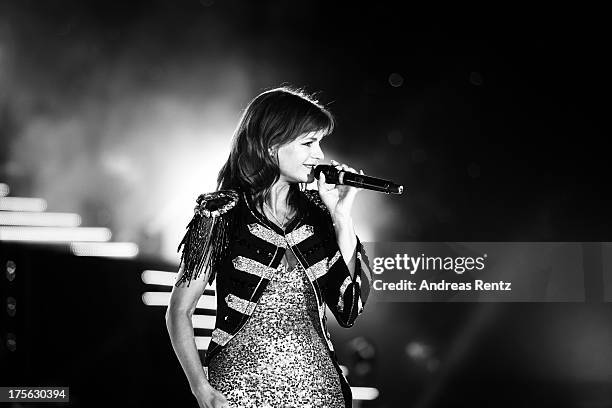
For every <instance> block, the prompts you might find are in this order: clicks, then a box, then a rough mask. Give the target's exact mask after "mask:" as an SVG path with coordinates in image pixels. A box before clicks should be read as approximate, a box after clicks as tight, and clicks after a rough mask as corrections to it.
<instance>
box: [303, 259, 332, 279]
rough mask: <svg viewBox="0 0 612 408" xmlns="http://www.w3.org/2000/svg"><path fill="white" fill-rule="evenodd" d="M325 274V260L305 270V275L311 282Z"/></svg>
mask: <svg viewBox="0 0 612 408" xmlns="http://www.w3.org/2000/svg"><path fill="white" fill-rule="evenodd" d="M326 273H327V259H325V258H323V259H321V260H320V261H319V262H317V263H316V264H314V265H312V266H311V267H310V268H308V269H306V275H307V276H308V279H310V281H311V282H314V281H315V280H317V279H319V278H320V277H321V276H323V275H325V274H326Z"/></svg>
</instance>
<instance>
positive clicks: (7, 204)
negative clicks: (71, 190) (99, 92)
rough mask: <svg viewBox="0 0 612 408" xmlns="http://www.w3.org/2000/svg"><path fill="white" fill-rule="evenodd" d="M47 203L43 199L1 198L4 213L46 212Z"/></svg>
mask: <svg viewBox="0 0 612 408" xmlns="http://www.w3.org/2000/svg"><path fill="white" fill-rule="evenodd" d="M46 209H47V201H46V200H43V199H42V198H29V197H0V210H2V211H45V210H46Z"/></svg>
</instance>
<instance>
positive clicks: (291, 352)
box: [208, 262, 345, 408]
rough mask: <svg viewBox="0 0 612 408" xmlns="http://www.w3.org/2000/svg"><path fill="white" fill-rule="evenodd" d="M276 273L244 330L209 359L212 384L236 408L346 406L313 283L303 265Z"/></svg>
mask: <svg viewBox="0 0 612 408" xmlns="http://www.w3.org/2000/svg"><path fill="white" fill-rule="evenodd" d="M291 263H293V262H291ZM276 272H277V273H276V276H275V277H274V278H273V279H272V280H271V281H270V283H269V284H268V286H267V288H266V290H265V292H264V293H263V294H262V296H261V299H260V300H259V302H258V304H257V307H256V308H255V310H254V311H253V314H252V315H251V317H250V319H249V320H248V321H247V323H246V324H245V326H244V327H243V328H242V330H240V331H239V332H238V334H236V336H235V337H234V338H232V339H231V340H230V341H229V343H228V344H227V345H226V346H225V347H224V348H223V350H221V351H220V352H219V353H217V354H216V355H215V356H214V357H213V358H212V359H211V360H210V364H209V366H208V375H209V381H210V383H211V385H212V386H213V387H214V388H215V389H217V390H218V391H220V392H222V393H223V394H224V395H225V396H226V397H227V399H228V401H229V404H230V407H231V408H237V407H241V408H242V407H244V408H251V407H253V408H254V407H257V408H269V407H274V408H276V407H283V408H284V407H300V408H308V407H310V408H319V407H321V408H322V407H325V408H344V407H345V402H344V397H343V395H342V390H341V386H340V379H339V377H338V373H337V372H336V370H335V368H334V365H333V363H332V360H331V358H330V355H329V352H328V350H327V346H326V344H325V340H324V337H323V334H322V333H321V330H320V328H319V327H320V326H319V325H318V311H317V300H316V297H315V293H314V291H313V288H312V285H311V283H310V281H309V280H308V278H307V276H306V274H305V271H304V269H303V268H302V266H301V265H300V264H299V263H297V264H295V266H294V267H292V266H285V265H284V264H283V263H281V264H280V265H279V267H278V269H277V270H276Z"/></svg>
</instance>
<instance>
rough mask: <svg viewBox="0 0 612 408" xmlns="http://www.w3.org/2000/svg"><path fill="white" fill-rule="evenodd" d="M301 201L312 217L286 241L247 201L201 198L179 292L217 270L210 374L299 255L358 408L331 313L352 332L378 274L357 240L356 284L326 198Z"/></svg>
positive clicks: (227, 196) (289, 231)
mask: <svg viewBox="0 0 612 408" xmlns="http://www.w3.org/2000/svg"><path fill="white" fill-rule="evenodd" d="M300 195H301V199H302V200H303V202H304V203H305V208H306V211H304V212H303V214H302V215H301V216H299V217H296V218H295V219H293V220H292V221H291V222H290V223H289V224H288V225H287V227H286V233H283V231H282V230H281V229H280V228H279V227H278V226H276V225H275V224H273V223H271V222H269V221H268V220H267V219H266V218H265V217H264V216H263V215H262V214H260V213H259V212H258V211H257V209H256V208H255V206H254V205H253V204H252V203H250V202H249V200H248V199H247V197H246V195H245V194H240V193H238V192H237V191H233V190H225V191H221V192H215V193H210V194H205V195H201V196H200V197H199V198H198V206H196V215H195V216H194V219H193V220H192V222H191V223H190V224H189V226H188V228H189V231H188V232H187V234H186V236H185V239H184V240H183V242H182V243H181V245H185V247H184V250H183V259H182V261H183V262H185V273H184V275H183V279H181V280H180V281H179V282H177V285H178V284H179V283H180V282H181V281H183V280H189V279H193V278H197V276H198V275H199V273H200V272H201V269H202V268H205V267H212V268H214V269H216V271H215V272H216V274H215V275H216V278H217V285H216V290H217V319H216V323H215V329H214V331H213V333H212V340H211V342H210V345H209V347H208V350H207V352H206V357H205V360H204V366H208V363H209V361H210V359H211V358H212V357H213V356H214V355H215V354H216V353H217V352H219V350H220V349H221V348H223V347H224V346H225V345H227V344H228V343H229V342H230V341H231V339H232V337H234V336H235V335H236V334H237V333H238V332H239V331H240V330H241V329H242V328H243V327H244V325H245V324H246V322H247V321H248V319H249V316H250V315H251V314H252V312H253V310H254V309H255V307H256V305H257V302H258V301H259V299H260V297H261V295H262V294H263V293H264V291H265V290H266V286H267V285H268V283H269V282H270V278H271V277H272V275H273V274H274V272H275V271H276V268H278V266H279V264H280V262H281V259H282V258H283V256H284V255H285V251H287V250H292V251H293V253H294V254H295V257H296V258H297V260H298V262H300V264H301V265H302V266H303V267H304V269H305V270H306V274H307V276H308V280H309V281H310V283H311V284H312V287H313V290H314V292H315V294H316V297H317V301H318V305H319V323H320V329H321V332H322V333H323V336H324V337H325V340H326V343H327V346H328V349H329V352H330V355H331V357H332V361H333V363H334V366H335V367H336V370H337V372H338V374H339V376H340V379H341V384H342V389H343V393H344V396H345V401H346V403H347V407H350V406H351V400H352V396H351V391H350V387H349V386H348V383H347V381H346V378H345V377H344V376H343V375H342V372H341V370H340V368H339V366H338V363H337V359H336V355H335V353H334V348H333V345H332V343H331V340H330V336H329V332H328V330H327V325H326V320H327V318H326V316H325V308H326V306H327V307H328V308H329V309H330V310H331V312H332V313H333V314H334V316H335V317H336V320H337V321H338V323H339V324H340V325H341V326H342V327H351V326H352V325H353V324H354V322H355V319H356V318H357V316H358V315H359V314H360V313H361V312H362V311H363V306H364V304H365V302H366V299H367V297H368V294H369V290H370V281H371V272H370V270H369V265H368V261H367V257H366V256H365V252H364V250H363V247H362V245H361V242H360V241H359V239H357V253H356V259H355V274H354V275H353V277H351V276H350V273H349V270H348V267H347V265H346V263H345V261H344V259H343V257H342V254H341V253H340V250H339V248H338V244H337V241H336V236H335V232H334V228H333V224H332V220H331V217H330V214H329V212H328V211H327V209H326V207H325V205H324V204H323V203H322V202H321V200H320V198H319V195H318V192H317V191H305V192H301V193H300ZM190 234H191V235H190ZM179 248H180V247H179ZM202 259H204V261H203V260H202ZM197 268H200V270H197ZM215 275H212V276H211V279H210V281H212V280H213V279H214V278H215Z"/></svg>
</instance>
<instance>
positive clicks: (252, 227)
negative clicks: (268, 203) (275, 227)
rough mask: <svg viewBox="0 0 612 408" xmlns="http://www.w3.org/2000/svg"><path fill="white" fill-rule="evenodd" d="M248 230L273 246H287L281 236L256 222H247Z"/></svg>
mask: <svg viewBox="0 0 612 408" xmlns="http://www.w3.org/2000/svg"><path fill="white" fill-rule="evenodd" d="M248 227H249V232H250V233H251V234H253V235H255V236H256V237H257V238H259V239H262V240H264V241H266V242H268V243H270V244H272V245H274V246H277V247H282V248H287V243H286V242H285V240H284V239H283V237H282V236H280V235H278V234H277V233H276V232H274V231H272V230H271V229H268V228H265V227H263V226H262V225H260V224H258V223H253V224H249V225H248Z"/></svg>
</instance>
